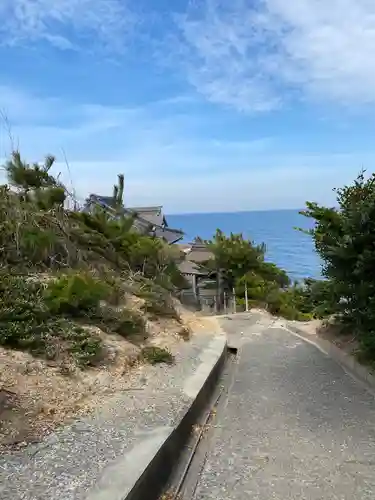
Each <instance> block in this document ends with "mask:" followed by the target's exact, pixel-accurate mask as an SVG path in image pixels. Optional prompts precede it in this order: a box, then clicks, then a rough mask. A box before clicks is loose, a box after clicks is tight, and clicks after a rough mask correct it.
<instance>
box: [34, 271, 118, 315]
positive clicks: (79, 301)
mask: <svg viewBox="0 0 375 500" xmlns="http://www.w3.org/2000/svg"><path fill="white" fill-rule="evenodd" d="M110 293H111V292H110V289H109V286H108V285H107V284H106V283H104V282H102V281H100V280H99V279H97V278H94V277H93V276H91V275H90V274H88V273H72V274H63V275H60V276H59V277H57V278H56V279H54V280H53V281H50V282H49V283H48V285H47V287H46V289H45V291H44V300H45V303H46V305H47V307H48V309H49V310H50V311H51V312H52V313H53V314H63V315H69V316H73V317H81V316H83V315H88V314H90V313H91V314H92V313H95V312H96V311H97V310H98V308H99V305H100V301H101V300H106V299H107V298H108V297H109V296H110Z"/></svg>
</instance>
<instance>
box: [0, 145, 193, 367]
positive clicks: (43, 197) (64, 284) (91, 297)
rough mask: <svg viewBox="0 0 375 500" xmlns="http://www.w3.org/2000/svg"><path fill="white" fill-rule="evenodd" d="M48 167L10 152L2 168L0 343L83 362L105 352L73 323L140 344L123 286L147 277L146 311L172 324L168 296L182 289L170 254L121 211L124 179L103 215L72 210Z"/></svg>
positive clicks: (137, 321) (49, 162) (139, 324)
mask: <svg viewBox="0 0 375 500" xmlns="http://www.w3.org/2000/svg"><path fill="white" fill-rule="evenodd" d="M54 161H55V159H54V157H52V156H48V157H47V158H46V160H45V162H44V164H43V165H39V164H36V163H34V164H28V163H26V162H25V161H23V160H22V158H21V155H20V153H19V152H18V151H16V152H14V153H13V154H12V157H11V158H10V160H9V161H8V162H7V163H6V165H5V170H6V173H7V176H8V182H9V185H10V186H11V187H9V186H7V185H6V186H0V249H1V253H0V270H1V269H3V270H4V272H0V294H1V297H0V330H1V331H0V344H1V345H4V346H7V347H11V348H15V349H23V350H27V351H29V352H31V353H32V354H33V355H35V356H42V357H46V358H48V359H60V360H62V362H64V358H65V357H66V356H67V357H68V358H72V359H73V360H74V361H75V362H76V363H77V364H79V365H80V366H88V365H90V364H93V363H96V362H97V361H98V359H100V358H101V357H102V356H103V355H104V354H103V352H104V351H103V349H102V341H101V339H100V338H97V337H96V336H95V335H93V334H91V333H90V331H89V329H88V328H85V327H84V326H81V325H92V324H95V325H97V326H100V327H101V328H102V330H104V331H106V332H108V333H116V334H119V335H121V336H123V337H126V338H130V339H131V340H132V341H138V340H139V341H144V340H145V338H146V336H147V332H146V322H145V318H144V316H142V315H140V314H139V313H137V312H133V311H130V310H128V309H127V308H126V307H124V302H125V293H126V292H127V291H129V287H130V284H131V283H134V281H135V280H136V279H138V278H142V280H144V282H146V283H151V281H150V280H152V284H150V285H149V287H148V291H147V293H146V295H147V297H146V301H147V304H146V306H145V310H147V312H148V313H150V314H152V315H153V316H155V315H163V316H168V317H173V318H175V319H178V314H177V312H176V310H175V308H174V305H173V300H172V298H171V294H172V293H174V291H175V290H176V288H177V287H182V286H183V285H186V283H185V281H184V279H183V277H182V275H181V273H180V272H179V270H178V268H177V259H176V250H175V249H173V248H172V247H170V246H169V245H167V244H166V243H164V242H163V241H161V240H159V239H157V238H153V237H151V236H149V235H147V234H140V233H139V232H136V231H135V230H134V229H133V228H134V220H135V214H134V215H127V214H124V210H123V194H124V176H123V175H119V176H118V184H117V185H116V186H114V204H113V207H111V208H110V209H109V210H108V211H106V210H104V209H102V208H100V207H95V208H94V209H93V210H92V211H91V212H90V213H86V212H83V211H82V212H78V211H70V210H67V209H66V208H65V205H66V201H67V191H66V189H65V187H64V186H63V185H62V184H61V183H60V182H59V180H58V178H55V177H54V176H53V175H52V173H51V172H52V167H53V165H54ZM40 273H43V274H42V275H41V274H40ZM30 276H33V278H32V279H31V278H30ZM128 281H129V286H128V283H127V282H128ZM68 361H69V360H68Z"/></svg>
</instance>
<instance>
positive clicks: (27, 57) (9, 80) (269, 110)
mask: <svg viewBox="0 0 375 500" xmlns="http://www.w3.org/2000/svg"><path fill="white" fill-rule="evenodd" d="M0 20H1V22H0V63H1V64H0V110H1V119H0V158H1V159H5V158H6V157H7V156H8V155H9V153H10V152H11V149H12V148H15V147H17V148H19V149H20V151H21V154H22V155H23V156H24V158H25V159H26V160H27V161H30V162H34V161H41V160H43V158H44V156H46V155H47V154H54V155H55V156H56V159H57V163H56V166H55V173H56V174H59V175H60V178H61V179H62V180H63V181H64V182H65V183H66V185H67V187H68V188H69V189H71V190H73V189H74V192H75V193H76V196H77V197H78V199H79V200H84V199H85V197H86V196H88V194H90V193H100V194H108V195H109V194H111V192H112V186H113V183H114V182H115V181H116V176H117V174H118V173H124V174H125V185H126V187H125V203H126V204H127V205H133V206H134V205H138V206H143V205H163V206H164V209H165V211H166V212H167V213H186V212H224V211H239V210H263V209H279V208H301V207H303V206H304V203H305V201H306V200H310V201H317V202H320V203H324V204H328V205H333V204H334V200H335V194H334V192H333V188H335V187H340V186H342V185H344V184H346V183H348V182H351V181H352V180H353V179H354V178H355V177H356V175H357V174H358V172H359V171H360V170H361V169H362V168H364V169H366V170H367V171H368V172H372V168H373V166H375V161H374V160H375V141H374V132H375V127H374V125H375V119H374V111H375V64H374V54H375V2H374V0H356V1H353V0H329V1H327V0H296V1H294V2H292V1H291V0H230V1H229V0H196V1H193V0H173V1H172V0H0ZM1 175H3V174H2V173H1V172H0V177H1Z"/></svg>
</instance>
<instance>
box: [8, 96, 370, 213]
mask: <svg viewBox="0 0 375 500" xmlns="http://www.w3.org/2000/svg"><path fill="white" fill-rule="evenodd" d="M1 95H2V96H3V99H2V100H1V98H0V107H1V105H2V106H4V105H5V104H6V103H7V102H8V103H9V104H10V106H9V108H10V110H9V113H8V117H9V121H10V125H11V132H12V135H13V137H14V139H15V142H16V144H19V146H20V150H21V153H22V154H23V155H24V157H25V159H26V160H28V161H39V160H41V159H42V158H43V157H44V155H46V154H47V153H52V154H55V155H56V156H57V160H58V161H57V164H56V168H55V172H56V173H59V172H61V176H62V180H63V181H64V182H65V183H66V185H67V186H68V187H69V188H70V186H71V181H73V186H74V188H75V190H76V193H77V196H78V198H79V199H80V200H83V199H84V198H85V197H86V196H87V195H88V194H89V193H91V192H100V193H104V194H110V193H111V190H112V185H113V183H114V181H115V180H116V176H117V174H118V173H119V172H123V173H124V174H125V179H126V192H125V196H126V200H127V202H128V204H131V205H136V204H138V205H147V204H151V205H155V204H163V205H164V206H165V208H166V210H167V211H168V212H169V213H173V212H174V213H178V212H198V211H204V212H212V211H235V210H245V209H265V208H288V207H290V208H294V207H301V206H303V204H304V201H305V200H307V199H311V200H317V201H321V202H323V203H331V202H332V201H333V199H334V195H333V193H332V192H331V189H332V188H333V187H335V186H337V184H338V181H337V177H338V172H339V177H340V181H339V185H342V184H344V183H345V182H350V181H351V180H353V179H354V177H355V176H356V174H357V172H358V171H359V169H360V166H361V165H364V166H365V167H366V166H371V165H372V164H374V163H375V155H374V153H369V154H367V155H364V154H358V153H352V154H340V155H339V154H337V155H333V154H325V155H317V154H315V155H313V154H311V153H310V154H309V153H308V152H304V153H301V154H299V155H297V154H295V153H294V154H293V153H288V152H287V151H285V147H284V152H280V151H278V142H277V139H276V138H273V137H267V136H266V137H259V136H256V135H255V136H251V135H249V138H248V139H247V140H244V141H239V140H238V141H235V140H223V139H220V138H219V137H218V138H215V137H214V136H211V137H210V134H209V133H207V132H206V134H205V135H203V136H202V134H201V130H202V120H203V128H206V130H210V127H211V126H212V121H210V118H209V117H205V118H202V116H201V115H200V114H199V112H198V115H195V114H194V113H193V112H192V111H190V113H187V114H184V113H181V114H180V113H179V114H177V115H176V113H175V110H176V108H175V106H176V105H177V106H180V99H176V100H172V101H171V102H169V101H165V102H163V101H161V102H159V103H155V105H154V106H147V107H140V108H121V107H110V106H102V105H97V104H92V103H87V104H82V105H80V106H77V105H75V106H70V105H69V103H68V102H65V101H62V100H60V99H48V100H43V99H42V98H40V97H36V96H33V95H30V94H28V93H26V92H22V91H20V90H17V89H16V88H13V89H9V88H7V87H2V88H1V89H0V96H1ZM6 98H7V99H8V101H7V99H6ZM17 103H18V107H17V106H16V104H17ZM11 104H14V105H15V106H16V107H13V106H11ZM186 105H187V106H188V109H190V108H189V107H190V102H187V104H186ZM12 108H13V110H15V112H16V120H14V121H13V113H12ZM178 109H179V110H180V109H181V108H180V107H179V108H178ZM56 116H58V117H59V120H60V123H61V124H60V125H56V124H55V121H54V120H55V118H54V117H56ZM211 119H215V118H211ZM204 120H207V121H204ZM63 123H65V125H63ZM1 125H2V124H1V123H0V157H4V156H6V155H7V154H9V152H10V147H11V145H10V144H9V138H8V134H7V130H6V129H4V127H2V126H1ZM196 127H198V129H197V128H196ZM63 151H64V152H65V153H66V156H67V159H68V161H69V167H70V168H69V169H68V168H67V166H66V165H65V163H64V154H63ZM0 177H1V172H0ZM322 178H324V184H323V185H322V182H321V180H322Z"/></svg>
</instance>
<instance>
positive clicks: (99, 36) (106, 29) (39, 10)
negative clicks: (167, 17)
mask: <svg viewBox="0 0 375 500" xmlns="http://www.w3.org/2000/svg"><path fill="white" fill-rule="evenodd" d="M0 19H1V26H0V43H1V44H2V45H7V46H14V45H26V44H27V43H29V42H38V41H44V42H47V43H49V44H51V45H53V46H54V47H56V48H59V49H77V48H78V47H81V46H82V43H83V44H85V41H87V37H88V36H90V35H94V37H91V38H90V44H92V43H94V42H99V43H100V45H101V46H104V47H108V48H111V50H113V49H116V50H118V49H122V48H123V47H124V46H125V45H126V35H127V34H128V33H129V31H130V30H131V29H132V27H133V26H134V23H135V16H134V14H133V13H131V12H130V10H129V8H128V2H127V1H126V0H2V2H1V4H0Z"/></svg>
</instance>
